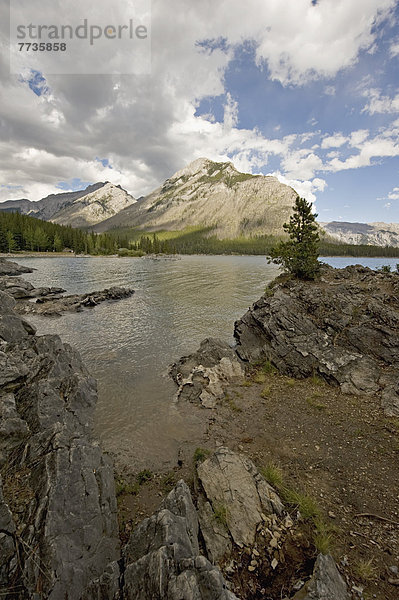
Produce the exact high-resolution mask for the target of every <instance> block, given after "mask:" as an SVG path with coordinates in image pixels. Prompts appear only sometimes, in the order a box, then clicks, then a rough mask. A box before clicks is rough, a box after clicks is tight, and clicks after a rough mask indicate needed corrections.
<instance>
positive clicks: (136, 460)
mask: <svg viewBox="0 0 399 600" xmlns="http://www.w3.org/2000/svg"><path fill="white" fill-rule="evenodd" d="M322 260H324V261H325V262H328V263H329V264H331V265H332V266H336V267H342V266H345V265H347V264H356V263H361V264H364V265H367V266H370V267H371V268H378V267H380V266H381V265H385V264H389V265H391V266H392V268H393V269H394V268H395V267H396V263H397V262H398V259H387V258H381V259H380V258H354V259H352V258H341V257H334V258H323V259H322ZM17 261H18V262H19V263H20V264H23V265H26V266H30V267H33V268H36V269H37V271H34V272H33V273H29V274H26V275H24V277H25V278H26V279H27V280H29V281H30V282H32V283H33V284H34V285H35V286H45V285H47V286H50V285H52V286H60V287H63V288H65V289H66V290H67V293H85V292H90V291H94V290H101V289H104V288H106V287H110V286H112V285H121V286H126V287H132V288H133V289H134V290H135V292H136V293H135V294H134V295H133V296H132V297H131V298H127V299H124V300H121V301H119V302H114V303H112V302H110V303H103V304H101V305H99V306H97V307H95V308H94V309H88V310H85V311H84V312H81V313H64V315H63V316H62V317H60V318H48V317H47V318H46V317H38V316H34V317H32V316H29V320H30V321H31V322H32V323H33V324H34V325H35V326H36V327H37V329H38V334H45V333H51V334H54V333H56V334H59V335H60V336H61V338H62V340H63V341H64V342H68V343H70V344H72V345H73V346H74V347H75V348H76V349H77V350H78V351H79V352H80V354H81V356H82V358H83V360H84V362H85V364H86V366H87V367H88V369H89V371H90V372H91V374H92V375H93V376H94V377H95V378H96V379H97V381H98V392H99V394H98V395H99V399H98V405H97V409H96V418H95V436H96V438H97V439H98V440H99V441H100V443H101V445H102V447H103V448H104V449H105V450H106V451H108V452H110V453H112V454H113V455H114V457H115V460H116V461H117V463H119V464H120V465H129V467H130V468H132V469H133V470H138V469H141V468H144V467H149V468H153V469H161V468H168V467H170V466H171V465H174V464H175V463H176V457H177V450H178V447H179V446H180V445H181V444H184V442H185V441H187V440H190V439H192V438H193V437H195V435H196V433H197V432H198V422H197V420H196V419H197V418H196V416H195V411H192V413H193V414H192V415H191V414H189V413H187V412H186V413H185V414H183V413H182V412H181V411H180V410H178V409H177V407H176V405H175V403H174V401H173V399H174V395H175V392H176V388H175V386H174V384H173V383H172V382H171V381H170V380H169V378H168V377H167V375H166V372H167V367H168V365H169V364H170V363H172V362H174V361H175V360H177V359H178V358H179V357H180V356H183V355H186V354H189V353H191V352H193V351H195V350H196V349H197V348H198V346H199V343H200V342H201V340H203V339H204V338H206V337H219V338H221V339H224V340H226V341H228V342H233V337H232V336H233V326H234V321H235V320H236V319H237V318H239V317H241V316H242V315H243V314H244V312H245V311H246V310H247V309H248V307H249V306H250V305H251V304H252V303H253V302H254V301H255V300H257V299H258V298H259V297H260V296H261V295H262V293H263V291H264V289H265V286H266V285H267V284H268V283H269V282H270V281H271V280H272V279H274V277H276V276H277V274H278V269H277V267H276V266H274V265H268V264H267V261H266V259H265V258H264V257H262V256H182V257H181V258H180V259H176V260H165V259H159V260H155V259H151V258H142V259H131V258H115V257H90V258H88V257H76V258H75V257H73V256H71V257H57V258H47V257H37V258H18V259H17Z"/></svg>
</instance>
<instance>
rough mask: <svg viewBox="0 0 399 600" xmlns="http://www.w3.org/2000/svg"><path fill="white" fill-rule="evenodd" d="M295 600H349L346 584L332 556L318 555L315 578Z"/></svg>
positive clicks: (314, 572)
mask: <svg viewBox="0 0 399 600" xmlns="http://www.w3.org/2000/svg"><path fill="white" fill-rule="evenodd" d="M293 600H349V594H348V591H347V587H346V583H345V582H344V580H343V579H342V577H341V575H340V573H339V571H338V569H337V567H336V565H335V562H334V559H333V557H332V556H331V555H330V554H319V555H318V557H317V559H316V562H315V566H314V569H313V577H312V578H311V579H310V581H309V582H308V583H307V584H306V585H305V586H304V587H303V588H302V589H301V590H300V591H299V592H298V593H297V594H295V596H294V598H293Z"/></svg>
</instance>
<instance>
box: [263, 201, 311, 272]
mask: <svg viewBox="0 0 399 600" xmlns="http://www.w3.org/2000/svg"><path fill="white" fill-rule="evenodd" d="M293 210H294V213H293V215H292V216H291V217H290V222H289V223H285V224H284V225H283V227H284V229H285V231H286V232H287V233H288V234H289V236H290V239H289V240H288V241H287V242H280V243H279V244H278V245H277V246H275V247H273V248H271V249H270V258H269V263H270V262H272V263H274V264H277V265H282V267H283V268H284V270H285V271H287V272H288V273H291V274H292V275H294V276H295V277H298V279H314V278H315V276H316V275H317V273H318V272H319V269H320V263H319V261H318V260H317V259H318V256H319V242H320V237H319V233H318V227H317V224H316V222H315V220H316V217H317V214H313V213H312V205H311V203H310V202H307V201H306V200H305V198H300V197H299V196H297V198H296V200H295V205H294V206H293Z"/></svg>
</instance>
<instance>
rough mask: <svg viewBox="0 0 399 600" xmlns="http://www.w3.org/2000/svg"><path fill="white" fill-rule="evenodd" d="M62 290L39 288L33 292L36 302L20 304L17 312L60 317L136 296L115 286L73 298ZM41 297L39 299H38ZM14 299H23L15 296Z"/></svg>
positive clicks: (130, 291)
mask: <svg viewBox="0 0 399 600" xmlns="http://www.w3.org/2000/svg"><path fill="white" fill-rule="evenodd" d="M62 291H64V290H62V289H61V288H37V289H36V290H35V289H34V290H32V292H31V293H32V294H34V295H33V296H32V297H33V298H34V297H36V298H37V300H36V302H20V303H18V306H17V309H16V310H17V311H18V312H19V313H20V314H23V315H28V314H35V315H44V316H47V317H49V316H59V315H61V313H63V312H65V311H69V312H79V311H81V310H83V309H84V308H93V307H94V306H97V304H100V303H101V302H105V301H107V300H122V299H123V298H129V297H130V296H132V295H133V294H134V290H132V289H130V288H122V287H119V286H114V287H111V288H109V289H105V290H101V291H99V292H89V293H88V294H73V295H71V296H63V295H62V294H61V292H62ZM37 296H39V297H37ZM14 297H21V296H15V295H14Z"/></svg>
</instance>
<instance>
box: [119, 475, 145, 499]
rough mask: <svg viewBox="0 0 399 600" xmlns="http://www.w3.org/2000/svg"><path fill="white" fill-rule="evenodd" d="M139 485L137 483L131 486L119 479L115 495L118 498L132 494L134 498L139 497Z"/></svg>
mask: <svg viewBox="0 0 399 600" xmlns="http://www.w3.org/2000/svg"><path fill="white" fill-rule="evenodd" d="M139 487H140V486H139V484H138V483H137V482H135V483H133V484H131V483H128V482H127V481H125V480H124V479H117V480H116V481H115V494H116V496H117V497H119V496H126V495H128V494H131V495H132V496H137V494H138V493H139Z"/></svg>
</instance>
